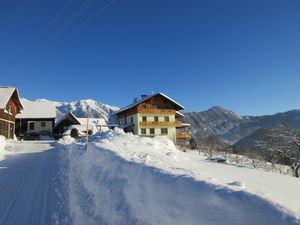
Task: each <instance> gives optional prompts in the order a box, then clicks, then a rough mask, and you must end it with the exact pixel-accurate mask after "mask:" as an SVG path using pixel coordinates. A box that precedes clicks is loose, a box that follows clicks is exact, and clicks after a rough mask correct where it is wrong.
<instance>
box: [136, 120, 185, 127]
mask: <svg viewBox="0 0 300 225" xmlns="http://www.w3.org/2000/svg"><path fill="white" fill-rule="evenodd" d="M139 124H140V126H141V127H180V126H181V124H182V123H181V122H179V121H169V122H163V121H141V122H140V123H139Z"/></svg>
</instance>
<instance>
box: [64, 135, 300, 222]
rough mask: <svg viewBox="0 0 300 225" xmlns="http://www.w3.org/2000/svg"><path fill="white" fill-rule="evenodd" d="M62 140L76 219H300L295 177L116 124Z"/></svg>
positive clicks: (217, 220) (249, 220)
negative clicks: (184, 148) (212, 157)
mask: <svg viewBox="0 0 300 225" xmlns="http://www.w3.org/2000/svg"><path fill="white" fill-rule="evenodd" d="M90 142H91V143H90V144H89V148H88V150H87V151H85V150H84V149H85V148H84V142H74V140H73V139H71V138H69V137H68V138H63V139H62V140H61V141H60V142H59V143H60V145H61V146H62V147H63V148H64V151H61V154H62V155H61V158H62V159H63V160H64V163H63V165H64V169H63V171H62V173H63V174H65V177H66V178H67V180H68V183H67V184H66V188H67V189H68V193H69V201H70V202H69V203H70V205H69V207H70V213H71V217H72V219H73V223H74V224H81V225H84V224H89V225H93V224H110V225H113V224H116V225H117V224H118V225H122V224H124V225H125V224H126V225H127V224H128V225H129V224H130V225H131V224H164V225H167V224H189V225H193V224H195V225H196V224H197V225H201V224H206V225H210V224H211V225H216V224H228V225H229V224H230V225H231V224H243V225H247V224H249V225H250V224H251V225H253V224H285V225H287V224H300V204H299V203H300V202H299V199H300V192H299V189H300V182H299V180H298V179H296V178H293V177H289V176H283V175H280V174H275V173H271V172H264V171H259V170H255V169H249V168H240V167H237V166H234V165H227V164H218V163H214V162H209V161H206V160H205V158H204V157H200V156H199V155H198V154H197V153H196V152H193V151H190V152H189V153H183V152H181V151H179V150H178V149H177V148H176V147H175V146H174V144H173V142H171V141H169V140H168V139H166V138H165V137H155V138H153V139H151V138H145V137H138V136H134V135H132V134H124V133H123V132H122V131H121V130H118V129H115V130H114V131H108V132H105V133H98V134H97V135H94V136H92V137H91V138H90Z"/></svg>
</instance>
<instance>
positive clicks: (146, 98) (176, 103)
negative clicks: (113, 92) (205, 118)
mask: <svg viewBox="0 0 300 225" xmlns="http://www.w3.org/2000/svg"><path fill="white" fill-rule="evenodd" d="M156 95H161V96H163V97H165V98H166V99H168V100H169V101H171V102H173V103H174V104H175V105H176V106H177V107H178V108H179V110H182V109H184V107H183V106H182V105H180V104H179V103H178V102H176V101H175V100H173V99H172V98H170V97H169V96H167V95H165V94H164V93H162V92H157V93H155V94H153V95H149V96H147V97H145V98H142V99H140V100H138V101H137V102H134V103H132V104H130V105H128V106H126V107H123V108H121V109H119V110H118V111H117V112H115V113H114V114H119V113H120V112H123V111H126V110H128V109H131V108H132V107H135V106H137V105H138V104H140V103H142V102H145V101H147V100H148V99H150V98H152V97H154V96H156Z"/></svg>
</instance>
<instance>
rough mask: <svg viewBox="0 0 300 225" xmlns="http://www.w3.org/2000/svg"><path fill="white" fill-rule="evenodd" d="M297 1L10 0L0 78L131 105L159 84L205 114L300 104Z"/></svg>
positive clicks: (3, 10) (1, 7)
mask: <svg viewBox="0 0 300 225" xmlns="http://www.w3.org/2000/svg"><path fill="white" fill-rule="evenodd" d="M299 12H300V1H298V0H294V1H289V0H286V1H282V0H281V1H278V0H270V1H267V0H266V1H261V0H243V1H241V0H236V1H234V0H228V1H221V0H219V1H216V0H207V1H198V0H181V1H179V0H151V1H150V0H149V1H146V0H145V1H141V0H115V1H113V2H110V1H109V0H106V1H102V0H81V1H79V0H73V1H71V0H69V1H68V0H64V1H62V0H51V1H40V0H28V1H22V0H4V1H1V3H0V49H1V51H0V79H1V80H0V81H1V82H0V85H14V86H17V87H18V88H19V89H20V93H21V95H22V96H23V97H25V98H29V99H37V98H46V99H50V100H57V101H71V100H77V99H86V98H92V99H95V100H97V101H101V102H103V103H108V104H112V105H116V106H124V105H127V104H128V103H130V101H131V100H132V99H133V98H134V97H136V96H138V95H140V94H147V93H151V92H157V91H161V92H164V93H166V94H168V95H169V96H171V97H173V98H174V99H176V100H177V101H179V102H180V103H182V104H183V105H185V106H186V110H187V111H202V110H205V109H208V108H210V107H212V106H214V105H219V106H222V107H225V108H228V109H232V110H234V111H236V112H238V113H240V114H242V115H249V114H251V115H262V114H272V113H276V112H281V111H286V110H290V109H296V108H297V109H299V108H300V25H299V24H300V13H299Z"/></svg>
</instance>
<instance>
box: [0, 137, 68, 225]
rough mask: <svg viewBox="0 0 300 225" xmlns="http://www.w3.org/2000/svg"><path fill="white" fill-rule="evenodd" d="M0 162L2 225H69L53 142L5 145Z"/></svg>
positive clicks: (56, 153) (0, 213)
mask: <svg viewBox="0 0 300 225" xmlns="http://www.w3.org/2000/svg"><path fill="white" fill-rule="evenodd" d="M5 152H6V154H8V155H10V156H9V157H7V158H6V159H5V160H2V161H0V184H1V185H0V186H1V191H0V224H1V225H15V224H24V225H27V224H28V225H34V224H36V225H56V224H62V225H68V224H72V223H71V219H70V218H69V217H68V215H69V213H68V204H67V203H66V202H67V200H66V199H65V196H68V195H67V194H66V193H65V192H64V189H63V188H62V186H61V178H62V177H61V176H60V174H59V172H60V169H59V157H58V156H59V150H58V149H57V148H55V142H54V141H8V142H7V145H6V147H5Z"/></svg>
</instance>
